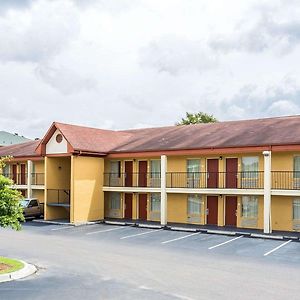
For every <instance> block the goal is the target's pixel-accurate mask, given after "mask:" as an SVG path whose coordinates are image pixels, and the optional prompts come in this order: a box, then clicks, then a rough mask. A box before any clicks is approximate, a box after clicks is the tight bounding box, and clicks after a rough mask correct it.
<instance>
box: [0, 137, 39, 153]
mask: <svg viewBox="0 0 300 300" xmlns="http://www.w3.org/2000/svg"><path fill="white" fill-rule="evenodd" d="M39 142H40V141H30V142H25V143H21V144H16V145H11V146H4V147H0V157H1V156H8V155H10V156H13V157H37V156H39V155H38V153H37V152H36V151H35V150H36V147H37V145H38V144H39Z"/></svg>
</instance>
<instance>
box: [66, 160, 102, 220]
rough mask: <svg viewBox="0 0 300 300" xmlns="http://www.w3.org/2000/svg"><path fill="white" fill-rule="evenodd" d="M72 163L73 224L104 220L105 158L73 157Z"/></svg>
mask: <svg viewBox="0 0 300 300" xmlns="http://www.w3.org/2000/svg"><path fill="white" fill-rule="evenodd" d="M71 161H72V162H71V165H72V168H71V169H72V176H71V222H73V223H84V222H87V221H96V220H102V219H103V218H104V193H103V191H102V182H103V171H104V160H103V158H97V157H84V156H72V160H71Z"/></svg>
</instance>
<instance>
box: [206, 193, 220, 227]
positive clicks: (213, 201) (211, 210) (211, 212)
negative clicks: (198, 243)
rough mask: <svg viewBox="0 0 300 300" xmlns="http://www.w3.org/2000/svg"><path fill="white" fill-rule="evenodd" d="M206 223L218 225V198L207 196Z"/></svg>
mask: <svg viewBox="0 0 300 300" xmlns="http://www.w3.org/2000/svg"><path fill="white" fill-rule="evenodd" d="M206 223H207V224H209V225H217V224H218V196H207V210H206Z"/></svg>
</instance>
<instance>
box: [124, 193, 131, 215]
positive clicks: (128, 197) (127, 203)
mask: <svg viewBox="0 0 300 300" xmlns="http://www.w3.org/2000/svg"><path fill="white" fill-rule="evenodd" d="M124 217H125V219H132V194H125V213H124Z"/></svg>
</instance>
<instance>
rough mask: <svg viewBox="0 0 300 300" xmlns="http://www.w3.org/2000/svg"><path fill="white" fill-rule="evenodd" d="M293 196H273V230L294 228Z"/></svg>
mask: <svg viewBox="0 0 300 300" xmlns="http://www.w3.org/2000/svg"><path fill="white" fill-rule="evenodd" d="M293 199H294V198H293V197H285V196H272V200H271V220H272V229H273V230H285V231H292V230H293Z"/></svg>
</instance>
